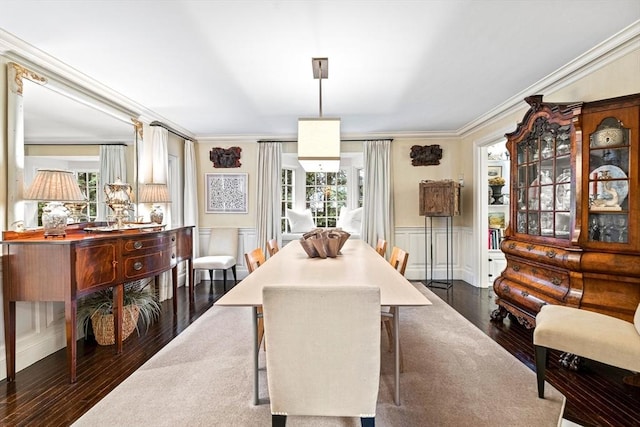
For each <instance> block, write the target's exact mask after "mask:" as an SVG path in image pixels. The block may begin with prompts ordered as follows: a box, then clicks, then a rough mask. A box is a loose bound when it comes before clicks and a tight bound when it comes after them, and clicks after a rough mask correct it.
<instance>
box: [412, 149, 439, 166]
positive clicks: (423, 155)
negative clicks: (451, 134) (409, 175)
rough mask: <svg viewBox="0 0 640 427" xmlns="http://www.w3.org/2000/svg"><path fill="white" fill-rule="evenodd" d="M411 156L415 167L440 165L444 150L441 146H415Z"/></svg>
mask: <svg viewBox="0 0 640 427" xmlns="http://www.w3.org/2000/svg"><path fill="white" fill-rule="evenodd" d="M410 156H411V159H412V160H411V164H412V165H413V166H432V165H439V164H440V159H442V148H440V146H439V145H424V146H421V145H414V146H413V147H411V154H410Z"/></svg>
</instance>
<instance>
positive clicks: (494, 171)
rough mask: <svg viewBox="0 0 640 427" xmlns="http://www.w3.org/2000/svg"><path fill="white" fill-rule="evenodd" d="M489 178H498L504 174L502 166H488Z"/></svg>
mask: <svg viewBox="0 0 640 427" xmlns="http://www.w3.org/2000/svg"><path fill="white" fill-rule="evenodd" d="M487 175H488V178H489V179H491V178H496V177H498V176H502V166H487Z"/></svg>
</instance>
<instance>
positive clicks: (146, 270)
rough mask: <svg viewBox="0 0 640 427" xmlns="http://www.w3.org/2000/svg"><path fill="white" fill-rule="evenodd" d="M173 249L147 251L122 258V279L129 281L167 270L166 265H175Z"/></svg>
mask: <svg viewBox="0 0 640 427" xmlns="http://www.w3.org/2000/svg"><path fill="white" fill-rule="evenodd" d="M175 258H176V255H175V249H173V250H171V248H169V249H167V250H161V251H154V252H148V253H145V254H142V255H139V256H135V255H133V256H129V257H126V258H125V259H124V269H123V274H124V280H125V281H131V280H137V279H142V278H144V277H149V276H150V275H154V274H159V273H161V272H163V271H166V270H167V266H168V265H171V266H173V265H175V263H176V261H175Z"/></svg>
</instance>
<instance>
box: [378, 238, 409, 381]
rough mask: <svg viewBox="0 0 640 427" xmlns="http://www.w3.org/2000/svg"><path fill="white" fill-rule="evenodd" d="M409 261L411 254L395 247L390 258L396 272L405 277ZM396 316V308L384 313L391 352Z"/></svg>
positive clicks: (401, 370) (402, 366) (384, 324)
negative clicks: (394, 318)
mask: <svg viewBox="0 0 640 427" xmlns="http://www.w3.org/2000/svg"><path fill="white" fill-rule="evenodd" d="M408 261H409V254H408V253H407V252H406V251H404V250H402V249H400V248H398V247H395V246H394V247H393V250H392V251H391V258H389V264H391V266H392V267H393V268H395V269H396V270H398V273H400V274H402V275H403V276H404V272H405V270H406V269H407V262H408ZM395 315H396V308H395V307H390V308H389V311H383V312H382V326H383V327H384V329H385V330H386V331H387V338H388V339H389V351H393V334H394V333H395V331H394V330H393V317H394V316H395ZM400 372H404V358H403V357H402V346H401V347H400Z"/></svg>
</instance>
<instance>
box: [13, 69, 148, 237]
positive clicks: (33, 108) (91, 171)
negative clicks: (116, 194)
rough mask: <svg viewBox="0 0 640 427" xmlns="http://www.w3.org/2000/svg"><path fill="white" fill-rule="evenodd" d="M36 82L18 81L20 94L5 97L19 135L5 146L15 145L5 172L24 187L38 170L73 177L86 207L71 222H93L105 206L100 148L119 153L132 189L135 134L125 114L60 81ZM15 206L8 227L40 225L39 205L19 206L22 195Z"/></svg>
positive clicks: (16, 133) (132, 125)
mask: <svg viewBox="0 0 640 427" xmlns="http://www.w3.org/2000/svg"><path fill="white" fill-rule="evenodd" d="M9 66H11V65H9ZM39 77H40V78H33V79H31V78H22V87H21V88H20V91H21V93H16V92H14V91H11V90H10V91H8V92H7V96H8V97H9V100H8V105H9V109H10V110H12V111H11V113H13V114H9V118H10V121H11V122H10V123H9V126H10V128H12V129H15V130H17V131H16V132H14V133H13V134H14V135H15V138H14V141H12V140H11V138H10V140H9V144H12V143H13V144H15V146H14V147H10V149H9V153H10V159H11V160H12V161H11V162H9V167H10V169H11V167H12V166H13V169H15V170H10V171H9V176H12V174H13V176H14V177H15V182H16V183H18V182H19V181H22V182H23V183H24V184H23V185H25V186H28V184H29V183H30V182H31V181H32V180H33V177H34V176H35V172H36V171H37V169H40V168H55V169H65V170H71V171H74V172H75V173H76V176H77V177H78V182H79V185H80V187H81V190H82V191H83V192H84V193H85V195H87V198H88V204H87V206H86V207H85V208H84V209H83V211H82V212H81V215H75V216H74V219H75V220H76V221H81V220H93V219H96V217H99V216H101V215H100V205H101V203H103V200H104V198H103V195H102V193H103V191H102V186H103V185H104V184H103V183H102V182H101V181H100V180H99V171H100V146H101V145H121V146H122V147H123V149H124V151H125V157H126V162H127V166H126V169H127V173H128V176H127V178H126V179H127V180H128V181H129V182H130V183H131V184H132V186H133V187H134V188H136V187H137V184H136V183H137V176H136V175H137V164H136V163H137V162H136V159H137V156H136V152H137V148H136V147H137V140H138V138H139V135H138V132H136V129H135V127H134V123H133V121H132V120H131V118H130V116H129V115H127V114H126V113H122V112H119V111H117V110H114V107H113V106H111V105H108V104H106V103H103V102H101V101H100V100H99V99H96V98H92V97H91V96H90V95H87V93H82V92H79V91H78V90H77V89H75V88H72V87H70V86H66V85H65V84H63V83H61V82H60V81H52V80H51V79H49V78H47V77H46V76H39ZM10 81H11V80H10ZM11 97H13V98H11ZM20 121H22V123H20ZM21 156H22V157H23V158H22V159H20V157H21ZM21 167H22V170H19V169H20V168H21ZM16 186H17V185H16ZM14 204H16V205H17V204H22V206H20V207H17V206H8V211H9V215H8V219H9V224H11V223H12V222H13V223H16V222H20V221H21V220H23V221H24V223H23V226H24V227H26V228H31V227H35V226H37V225H38V218H39V212H38V202H37V201H22V198H21V194H20V195H16V197H15V198H14ZM102 209H104V207H103V208H102ZM11 213H13V218H11Z"/></svg>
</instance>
